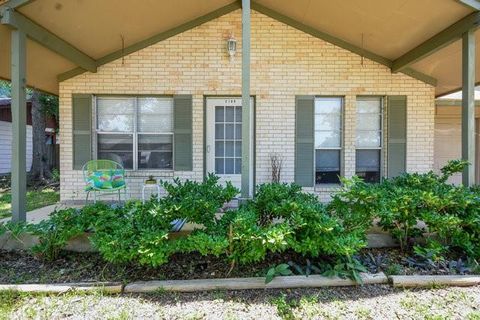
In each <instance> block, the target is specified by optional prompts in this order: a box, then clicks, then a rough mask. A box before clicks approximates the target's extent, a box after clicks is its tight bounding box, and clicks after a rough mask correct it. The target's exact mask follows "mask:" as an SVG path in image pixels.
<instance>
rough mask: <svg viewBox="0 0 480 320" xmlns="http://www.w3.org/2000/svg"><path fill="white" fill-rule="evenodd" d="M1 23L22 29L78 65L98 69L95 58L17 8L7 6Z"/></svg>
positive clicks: (87, 68) (30, 36) (91, 69)
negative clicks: (16, 9)
mask: <svg viewBox="0 0 480 320" xmlns="http://www.w3.org/2000/svg"><path fill="white" fill-rule="evenodd" d="M1 23H2V24H4V25H8V26H10V27H12V28H14V29H18V30H22V32H24V33H25V34H26V35H27V36H28V37H29V38H30V39H32V40H34V41H36V42H38V43H39V44H41V45H43V46H44V47H46V48H48V49H50V50H52V51H53V52H56V53H58V54H59V55H61V56H63V57H65V58H67V59H68V60H70V61H72V62H73V63H75V64H76V65H78V66H81V67H82V68H84V69H86V70H88V71H90V72H96V71H97V65H96V62H95V60H94V59H93V58H91V57H89V56H88V55H86V54H85V53H83V52H82V51H80V50H78V49H77V48H75V47H74V46H73V45H71V44H70V43H68V42H66V41H65V40H63V39H61V38H59V37H58V36H56V35H55V34H53V33H51V32H50V31H48V30H47V29H45V28H44V27H42V26H40V25H38V24H37V23H35V22H33V21H32V20H30V19H28V18H27V17H25V16H24V15H22V14H20V13H18V12H16V11H15V10H13V9H11V8H7V9H6V10H5V11H4V12H3V14H2V18H1Z"/></svg>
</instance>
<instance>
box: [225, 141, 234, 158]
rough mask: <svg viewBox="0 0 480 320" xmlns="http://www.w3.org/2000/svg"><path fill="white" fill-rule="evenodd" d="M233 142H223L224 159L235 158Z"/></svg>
mask: <svg viewBox="0 0 480 320" xmlns="http://www.w3.org/2000/svg"><path fill="white" fill-rule="evenodd" d="M234 152H235V142H234V141H226V142H225V157H233V156H235V153H234Z"/></svg>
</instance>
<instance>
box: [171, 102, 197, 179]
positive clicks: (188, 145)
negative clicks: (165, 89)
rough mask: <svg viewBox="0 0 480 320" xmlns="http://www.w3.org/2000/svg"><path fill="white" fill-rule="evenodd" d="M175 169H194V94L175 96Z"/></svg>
mask: <svg viewBox="0 0 480 320" xmlns="http://www.w3.org/2000/svg"><path fill="white" fill-rule="evenodd" d="M173 128H174V129H173V130H174V143H173V159H174V166H173V167H174V170H176V171H192V169H193V164H192V163H193V148H192V96H191V95H177V96H174V97H173Z"/></svg>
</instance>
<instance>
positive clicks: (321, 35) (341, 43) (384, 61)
mask: <svg viewBox="0 0 480 320" xmlns="http://www.w3.org/2000/svg"><path fill="white" fill-rule="evenodd" d="M252 9H253V10H255V11H258V12H260V13H262V14H264V15H266V16H268V17H270V18H272V19H275V20H277V21H280V22H282V23H285V24H286V25H288V26H290V27H292V28H295V29H297V30H300V31H302V32H305V33H307V34H309V35H311V36H314V37H315V38H318V39H321V40H324V41H326V42H329V43H331V44H334V45H336V46H337V47H340V48H342V49H345V50H348V51H350V52H353V53H355V54H358V55H359V56H363V57H365V58H367V59H369V60H372V61H374V62H377V63H379V64H381V65H384V66H386V67H388V68H392V66H393V61H392V60H390V59H388V58H385V57H382V56H380V55H378V54H376V53H373V52H371V51H368V50H365V49H364V48H361V47H358V46H356V45H354V44H351V43H349V42H347V41H345V40H342V39H340V38H337V37H335V36H332V35H331V34H328V33H326V32H323V31H320V30H317V29H314V28H312V27H310V26H308V25H306V24H303V23H301V22H299V21H297V20H295V19H292V18H290V17H287V16H285V15H283V14H281V13H279V12H277V11H275V10H272V9H270V8H267V7H265V6H263V5H261V4H259V3H256V2H252ZM402 73H405V74H406V75H408V76H410V77H412V78H415V79H417V80H420V81H423V82H425V83H427V84H429V85H432V86H436V85H437V79H435V78H433V77H431V76H428V75H426V74H423V73H421V72H419V71H416V70H413V69H411V68H409V69H408V70H402Z"/></svg>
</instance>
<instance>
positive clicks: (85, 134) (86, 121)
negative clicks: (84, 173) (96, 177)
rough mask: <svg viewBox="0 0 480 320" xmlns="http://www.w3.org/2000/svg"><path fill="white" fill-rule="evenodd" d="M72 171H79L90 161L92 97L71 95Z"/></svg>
mask: <svg viewBox="0 0 480 320" xmlns="http://www.w3.org/2000/svg"><path fill="white" fill-rule="evenodd" d="M72 117H73V119H72V120H73V169H75V170H80V169H82V167H83V165H84V164H85V163H86V162H87V161H89V160H91V159H92V96H91V95H89V94H73V95H72Z"/></svg>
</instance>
